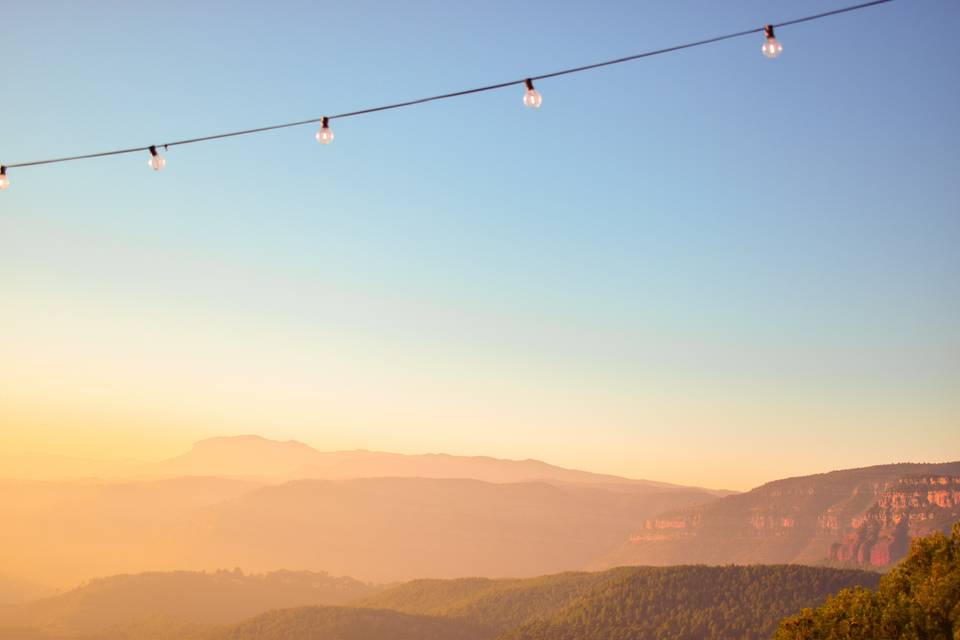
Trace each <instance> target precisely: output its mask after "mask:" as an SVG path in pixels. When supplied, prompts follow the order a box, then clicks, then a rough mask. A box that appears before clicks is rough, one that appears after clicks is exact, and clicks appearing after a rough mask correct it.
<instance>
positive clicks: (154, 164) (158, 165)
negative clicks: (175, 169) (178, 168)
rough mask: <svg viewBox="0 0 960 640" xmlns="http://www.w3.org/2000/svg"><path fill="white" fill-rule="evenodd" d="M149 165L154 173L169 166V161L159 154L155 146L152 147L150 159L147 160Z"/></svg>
mask: <svg viewBox="0 0 960 640" xmlns="http://www.w3.org/2000/svg"><path fill="white" fill-rule="evenodd" d="M147 164H148V165H150V168H151V169H153V170H154V171H160V169H163V168H164V167H165V166H167V160H166V158H164V157H163V156H162V155H160V154H159V153H157V148H156V147H155V146H153V145H150V159H149V160H147Z"/></svg>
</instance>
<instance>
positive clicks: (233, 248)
mask: <svg viewBox="0 0 960 640" xmlns="http://www.w3.org/2000/svg"><path fill="white" fill-rule="evenodd" d="M846 4H852V2H850V3H844V2H838V1H835V0H834V1H830V2H826V1H808V2H803V3H795V2H786V1H778V2H771V1H765V2H761V1H759V0H754V1H744V2H737V3H729V2H724V3H720V2H708V1H707V0H701V1H689V0H681V1H677V2H670V3H660V2H612V1H599V2H593V3H589V4H584V3H582V2H577V3H574V2H539V1H531V2H523V3H516V2H505V1H492V2H484V3H465V2H463V3H451V2H403V3H401V2H396V3H377V2H372V1H367V0H360V1H356V2H347V3H344V2H340V3H325V2H293V1H288V2H277V3H267V4H265V3H263V2H257V3H254V2H245V1H242V2H238V1H230V2H226V1H212V2H204V3H194V2H189V1H184V0H175V1H171V2H163V3H158V2H142V1H140V0H131V1H123V2H120V1H112V2H110V1H106V0H101V1H99V2H88V3H76V2H68V1H54V0H49V1H48V0H44V1H41V2H29V3H23V2H12V1H9V0H4V1H2V2H0V14H2V16H3V17H2V20H0V47H2V52H3V89H2V90H0V98H2V100H0V162H2V163H6V164H12V163H17V162H23V161H30V160H36V159H42V158H48V157H59V156H63V155H72V154H76V153H86V152H91V151H102V150H109V149H114V148H124V147H131V146H142V145H149V144H159V143H162V142H165V141H171V140H176V139H183V138H189V137H194V136H201V135H208V134H212V133H219V132H224V131H230V130H235V129H245V128H250V127H257V126H263V125H268V124H274V123H279V122H288V121H294V120H301V119H307V118H315V117H319V116H322V115H324V114H331V113H338V112H344V111H349V110H353V109H358V108H364V107H370V106H376V105H380V104H384V103H390V102H396V101H400V100H405V99H410V98H417V97H422V96H425V95H433V94H436V93H441V92H446V91H455V90H459V89H464V88H469V87H473V86H478V85H484V84H489V83H496V82H502V81H505V80H515V79H518V78H523V77H525V76H528V75H537V74H541V73H546V72H550V71H554V70H557V69H562V68H566V67H570V66H578V65H581V64H586V63H591V62H595V61H600V60H605V59H609V58H614V57H619V56H623V55H629V54H633V53H638V52H641V51H646V50H651V49H658V48H661V47H667V46H671V45H675V44H680V43H683V42H688V41H692V40H699V39H702V38H707V37H711V36H714V35H720V34H724V33H728V32H733V31H739V30H743V29H749V28H752V27H756V26H761V25H763V24H764V23H766V22H780V21H784V20H789V19H792V18H796V17H801V16H804V15H809V14H813V13H817V12H820V11H825V10H829V9H833V8H837V7H841V6H845V5H846ZM958 31H960V4H958V3H956V2H952V1H950V0H897V1H896V2H892V3H889V4H886V5H882V6H878V7H874V8H871V9H867V10H864V11H859V12H854V13H849V14H844V15H842V16H837V17H834V18H830V19H826V20H822V21H815V22H809V23H805V24H801V25H796V26H792V27H785V28H783V29H780V30H778V32H777V35H778V38H779V39H780V41H781V42H782V43H783V46H784V52H783V54H782V56H781V57H780V58H778V59H776V60H767V59H766V58H764V57H763V56H762V55H761V53H760V46H761V44H762V37H761V36H760V35H759V34H756V35H752V36H747V37H744V38H739V39H734V40H729V41H725V42H722V43H718V44H714V45H710V46H707V47H700V48H696V49H691V50H686V51H682V52H678V53H675V54H671V55H665V56H660V57H656V58H650V59H645V60H641V61H637V62H632V63H629V64H623V65H617V66H615V67H608V68H604V69H601V70H597V71H594V72H591V73H584V74H577V75H573V76H566V77H561V78H555V79H550V80H543V81H541V82H538V83H537V88H538V89H539V90H540V92H541V93H542V95H543V106H542V107H541V108H540V109H539V110H531V109H526V108H524V107H523V104H522V94H523V90H522V88H521V87H509V88H506V89H503V90H500V91H495V92H489V93H484V94H479V95H473V96H469V97H463V98H458V99H454V100H449V101H442V102H436V103H431V104H427V105H422V106H418V107H413V108H409V109H403V110H396V111H390V112H384V113H379V114H374V115H370V116H365V117H361V118H352V119H345V120H335V121H333V122H332V127H333V130H334V132H335V134H336V139H335V141H334V142H333V144H331V145H329V146H325V147H324V146H321V145H319V144H317V143H316V141H315V139H314V137H313V136H314V133H315V130H316V127H315V126H313V125H308V126H305V127H297V128H290V129H284V130H281V131H275V132H269V133H262V134H257V135H254V136H247V137H240V138H232V139H227V140H221V141H216V142H210V143H205V144H197V145H188V146H183V147H175V148H171V149H170V150H169V152H167V153H166V154H165V155H166V158H167V166H166V168H165V169H164V170H163V171H162V172H159V173H155V172H152V171H150V170H149V168H148V167H147V159H148V156H147V154H142V155H124V156H116V157H111V158H104V159H96V160H85V161H80V162H72V163H65V164H59V165H49V166H44V167H33V168H22V169H11V170H10V179H11V183H12V185H11V187H10V189H8V190H7V191H5V192H2V193H0V354H2V359H0V425H2V429H0V453H12V452H22V451H44V452H49V453H55V454H61V455H72V456H79V457H95V458H132V459H140V460H157V459H161V458H164V457H168V456H172V455H175V454H178V453H180V452H182V451H184V450H186V449H187V448H189V446H190V444H191V443H192V442H193V441H195V440H198V439H201V438H205V437H210V436H215V435H228V434H238V433H257V434H260V435H263V436H265V437H269V438H275V439H296V440H300V441H303V442H306V443H308V444H310V445H312V446H314V447H316V448H318V449H322V450H334V449H353V448H366V449H377V450H386V451H396V452H405V453H422V452H447V453H454V454H471V455H480V454H483V455H492V456H498V457H506V458H538V459H543V460H546V461H549V462H552V463H554V464H559V465H563V466H568V467H576V468H581V469H587V470H592V471H600V472H608V473H616V474H621V475H626V476H631V477H637V478H648V479H655V480H661V481H669V482H676V483H681V484H695V485H700V486H708V487H725V488H731V489H746V488H749V487H752V486H756V485H758V484H761V483H763V482H766V481H768V480H773V479H776V478H780V477H785V476H792V475H803V474H809V473H816V472H822V471H827V470H830V469H839V468H848V467H856V466H865V465H870V464H882V463H889V462H895V461H931V462H933V461H945V460H956V459H958V458H960V437H958V434H960V251H958V249H957V247H958V246H960V207H958V197H960V180H958V179H957V169H958V166H960V152H958V149H960V146H958V144H957V143H958V141H960V89H958V83H957V82H956V80H955V79H953V78H954V77H955V74H956V60H957V57H956V46H955V38H956V33H957V32H958Z"/></svg>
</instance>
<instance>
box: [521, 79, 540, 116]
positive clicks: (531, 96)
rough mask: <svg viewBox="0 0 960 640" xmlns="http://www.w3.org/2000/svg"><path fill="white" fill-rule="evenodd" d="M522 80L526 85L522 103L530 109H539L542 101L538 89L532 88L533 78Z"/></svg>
mask: <svg viewBox="0 0 960 640" xmlns="http://www.w3.org/2000/svg"><path fill="white" fill-rule="evenodd" d="M523 82H524V84H526V85H527V92H526V93H525V94H523V104H525V105H527V106H528V107H530V108H531V109H539V108H540V105H541V104H542V103H543V97H541V95H540V92H539V91H537V90H536V89H534V88H533V80H531V79H530V78H527V79H526V80H524V81H523Z"/></svg>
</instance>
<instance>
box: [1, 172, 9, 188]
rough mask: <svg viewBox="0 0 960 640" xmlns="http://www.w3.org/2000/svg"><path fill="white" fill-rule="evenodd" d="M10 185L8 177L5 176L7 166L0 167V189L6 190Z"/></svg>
mask: <svg viewBox="0 0 960 640" xmlns="http://www.w3.org/2000/svg"><path fill="white" fill-rule="evenodd" d="M9 186H10V178H8V177H7V168H6V167H0V191H4V190H6V189H7V188H8V187H9Z"/></svg>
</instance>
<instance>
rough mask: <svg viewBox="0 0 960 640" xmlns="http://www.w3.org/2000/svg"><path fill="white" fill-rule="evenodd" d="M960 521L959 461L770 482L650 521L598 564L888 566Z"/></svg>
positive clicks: (846, 471)
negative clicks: (913, 543) (922, 539)
mask: <svg viewBox="0 0 960 640" xmlns="http://www.w3.org/2000/svg"><path fill="white" fill-rule="evenodd" d="M957 520H960V463H958V462H950V463H939V464H913V463H904V464H895V465H883V466H879V467H865V468H862V469H849V470H844V471H835V472H831V473H825V474H819V475H815V476H803V477H798V478H787V479H784V480H777V481H774V482H770V483H768V484H765V485H763V486H761V487H757V488H756V489H753V490H752V491H748V492H746V493H743V494H738V495H734V496H728V497H724V498H720V499H717V500H714V501H712V502H709V503H707V504H704V505H702V506H698V507H692V508H687V509H678V510H675V511H670V512H667V513H663V514H661V515H660V516H658V517H656V518H652V519H650V520H647V521H646V522H645V523H644V524H643V526H642V528H638V529H637V530H636V531H634V532H633V533H632V535H630V537H629V540H628V541H626V542H625V544H624V546H623V547H622V548H620V549H619V550H618V551H616V552H614V553H611V554H610V555H609V557H607V558H605V559H604V561H603V563H602V564H599V565H598V566H614V565H616V564H658V565H665V564H683V563H701V562H702V563H706V564H726V563H731V562H733V563H743V564H746V563H758V562H759V563H781V562H797V563H806V564H820V563H823V562H835V563H840V564H845V565H856V566H862V567H875V568H883V567H887V566H890V565H892V564H895V563H896V562H897V561H899V560H900V559H901V558H902V557H903V556H904V555H906V553H907V551H908V550H909V546H910V540H911V539H912V538H915V537H918V536H924V535H928V534H930V533H931V532H933V531H936V530H941V531H943V530H948V529H949V527H950V526H951V525H952V523H953V522H956V521H957Z"/></svg>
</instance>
